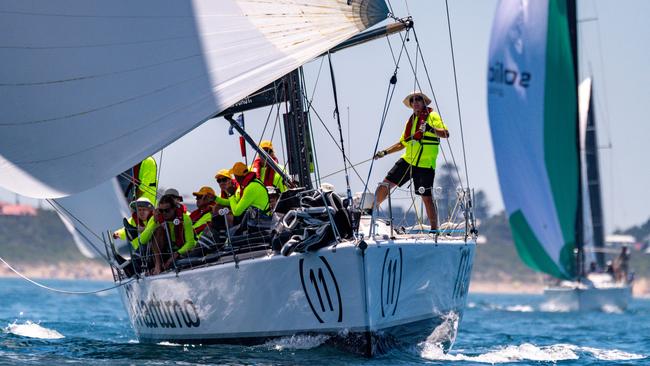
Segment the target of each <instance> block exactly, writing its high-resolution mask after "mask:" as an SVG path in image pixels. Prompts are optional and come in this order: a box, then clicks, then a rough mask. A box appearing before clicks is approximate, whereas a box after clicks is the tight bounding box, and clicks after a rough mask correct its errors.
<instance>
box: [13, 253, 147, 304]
mask: <svg viewBox="0 0 650 366" xmlns="http://www.w3.org/2000/svg"><path fill="white" fill-rule="evenodd" d="M0 262H2V263H4V264H5V266H7V267H9V269H10V270H11V271H13V272H14V273H15V274H17V275H18V276H20V277H21V278H22V279H24V280H25V281H27V282H29V283H31V284H33V285H36V286H38V287H40V288H43V289H46V290H49V291H52V292H57V293H60V294H66V295H92V294H97V293H100V292H105V291H110V290H113V289H116V288H118V287H122V286H124V285H126V284H128V283H131V282H132V281H133V280H135V278H131V279H130V280H128V281H126V282H122V283H118V284H117V285H115V286H112V287H107V288H103V289H99V290H93V291H68V290H60V289H56V288H53V287H49V286H46V285H44V284H42V283H39V282H36V281H34V280H32V279H31V278H29V277H27V276H25V275H24V274H22V273H21V272H19V271H18V270H17V269H15V268H14V267H12V266H11V265H10V264H9V263H7V261H5V260H4V259H3V258H2V257H0Z"/></svg>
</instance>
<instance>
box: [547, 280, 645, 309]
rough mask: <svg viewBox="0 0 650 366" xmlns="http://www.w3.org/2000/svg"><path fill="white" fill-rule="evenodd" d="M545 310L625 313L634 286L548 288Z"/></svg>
mask: <svg viewBox="0 0 650 366" xmlns="http://www.w3.org/2000/svg"><path fill="white" fill-rule="evenodd" d="M544 298H545V299H544V300H545V302H544V304H543V308H544V309H545V310H552V311H605V312H618V311H624V310H625V309H626V308H627V306H628V304H629V302H630V299H631V298H632V286H630V285H620V286H612V287H606V288H598V287H588V288H578V287H565V286H558V287H548V288H546V289H544Z"/></svg>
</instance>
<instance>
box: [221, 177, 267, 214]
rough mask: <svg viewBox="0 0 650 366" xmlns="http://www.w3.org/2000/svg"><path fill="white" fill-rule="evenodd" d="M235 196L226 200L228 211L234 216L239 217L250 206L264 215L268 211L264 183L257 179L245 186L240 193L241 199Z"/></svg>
mask: <svg viewBox="0 0 650 366" xmlns="http://www.w3.org/2000/svg"><path fill="white" fill-rule="evenodd" d="M237 196H238V195H237V194H235V195H232V196H230V198H229V199H228V200H229V201H230V211H232V214H233V215H234V216H240V215H241V214H243V213H244V212H246V209H248V208H249V207H251V206H252V207H255V208H258V209H259V210H260V211H262V212H265V213H266V212H268V210H269V193H268V191H267V190H266V187H265V186H264V183H262V181H260V180H259V179H257V178H255V179H253V180H251V182H250V183H248V185H246V187H245V188H244V189H243V191H242V193H241V198H237Z"/></svg>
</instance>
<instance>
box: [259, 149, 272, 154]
mask: <svg viewBox="0 0 650 366" xmlns="http://www.w3.org/2000/svg"><path fill="white" fill-rule="evenodd" d="M262 150H264V151H265V152H266V153H267V154H273V149H262Z"/></svg>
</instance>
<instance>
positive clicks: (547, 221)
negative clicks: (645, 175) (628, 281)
mask: <svg viewBox="0 0 650 366" xmlns="http://www.w3.org/2000/svg"><path fill="white" fill-rule="evenodd" d="M566 12H567V9H566V3H565V1H564V0H539V1H500V2H499V4H498V6H497V11H496V18H495V21H494V25H493V28H492V37H491V41H490V48H489V64H488V68H489V69H488V106H489V118H490V129H491V134H492V143H493V146H494V155H495V159H496V164H497V171H498V176H499V182H500V185H501V193H502V195H503V200H504V204H505V208H506V212H507V214H508V219H509V222H510V226H511V230H512V234H513V239H514V241H515V245H516V247H517V251H518V253H519V255H520V257H521V258H522V260H523V261H524V263H526V264H527V265H528V266H530V267H531V268H533V269H535V270H538V271H542V272H545V273H548V274H551V275H553V276H555V277H558V278H571V277H573V276H574V274H575V270H574V268H575V263H574V259H573V258H574V256H573V250H574V248H575V242H576V234H575V227H576V226H575V225H576V215H577V212H578V200H579V192H578V189H579V159H578V153H579V151H578V142H577V136H576V134H577V131H576V130H577V105H576V104H577V103H576V102H574V101H576V100H577V99H576V92H577V91H576V82H575V77H576V76H575V75H574V68H573V59H572V53H571V44H570V37H569V27H568V20H567V13H566Z"/></svg>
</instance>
